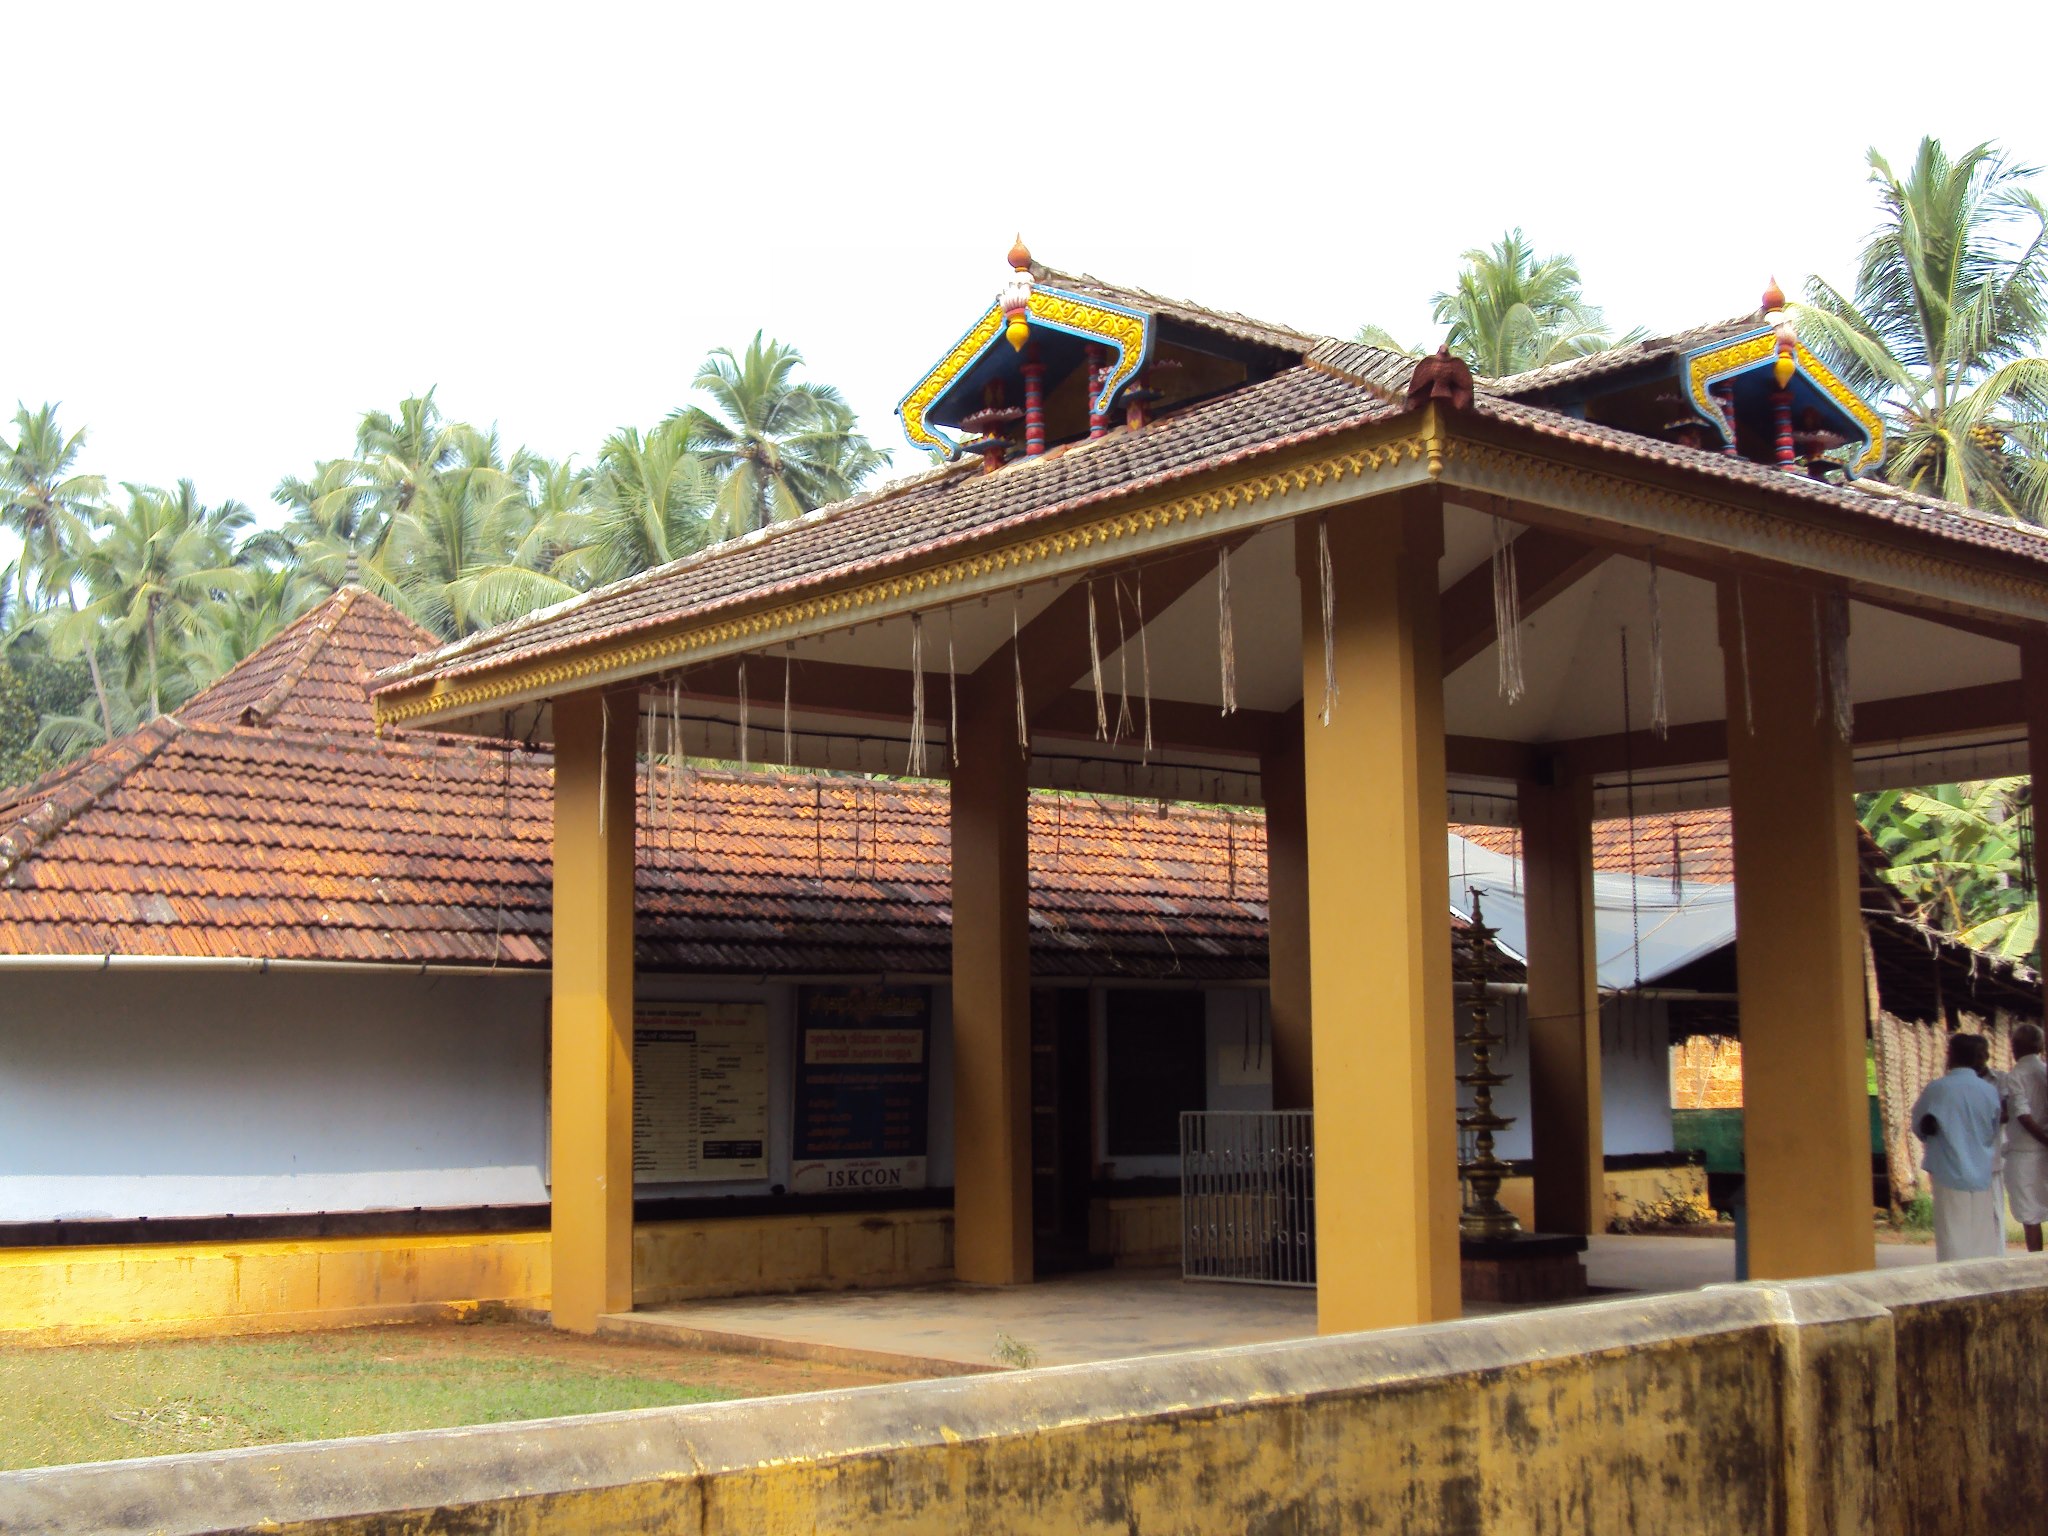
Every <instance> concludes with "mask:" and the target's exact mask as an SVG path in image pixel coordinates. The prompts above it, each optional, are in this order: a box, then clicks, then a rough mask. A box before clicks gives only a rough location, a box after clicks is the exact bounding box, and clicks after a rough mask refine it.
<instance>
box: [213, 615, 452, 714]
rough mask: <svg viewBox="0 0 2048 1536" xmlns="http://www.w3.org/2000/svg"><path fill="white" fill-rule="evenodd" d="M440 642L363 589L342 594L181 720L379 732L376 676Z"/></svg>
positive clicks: (286, 632)
mask: <svg viewBox="0 0 2048 1536" xmlns="http://www.w3.org/2000/svg"><path fill="white" fill-rule="evenodd" d="M439 643H440V638H439V636H437V635H435V634H434V632H433V631H432V630H429V629H424V628H422V627H421V626H420V625H418V624H415V623H414V622H413V621H412V620H411V619H409V618H407V617H406V616H405V615H404V614H402V613H400V612H399V611H398V610H397V609H396V608H394V607H392V606H391V604H389V603H387V602H385V601H384V599H382V598H381V597H378V596H376V595H375V594H374V593H371V592H367V591H365V590H364V589H363V588H361V587H353V586H351V587H343V588H342V589H341V590H340V591H338V592H336V593H335V594H334V595H333V596H332V597H330V598H328V599H327V600H326V601H325V602H323V603H321V604H320V605H319V606H318V607H316V608H314V609H312V610H311V611H310V612H308V613H306V614H305V615H303V616H302V617H300V618H299V619H297V620H295V621H294V622H292V623H291V624H289V625H287V626H286V627H285V628H284V629H283V630H281V631H279V633H278V634H277V635H276V636H275V637H274V638H273V639H272V640H271V641H270V642H269V643H267V644H266V645H264V646H263V647H262V648H261V649H260V650H257V651H256V652H254V653H253V654H252V655H250V656H249V657H247V658H246V659H245V660H243V661H242V662H241V663H240V664H239V665H238V666H236V667H235V668H234V669H233V670H232V671H230V672H228V673H227V674H226V675H225V676H224V677H222V678H221V679H220V680H219V681H218V682H215V683H213V684H212V685H211V686H209V687H208V688H206V689H204V690H203V691H202V692H200V693H198V694H196V695H194V696H193V697H192V698H191V699H189V700H188V701H187V702H186V703H185V705H184V707H183V708H181V709H180V710H179V711H178V718H179V719H181V720H186V721H191V722H197V723H205V724H223V725H224V724H230V723H235V722H239V723H240V724H243V725H278V726H289V727H295V728H297V729H300V730H310V731H332V730H357V731H368V730H371V729H374V727H375V725H376V721H375V720H374V719H373V718H372V716H371V713H370V700H369V690H368V683H369V679H370V677H371V676H372V675H373V674H375V673H377V672H380V671H382V670H383V669H384V668H386V667H395V666H397V665H398V664H399V663H401V662H404V661H409V660H411V659H412V658H413V657H415V656H417V655H419V654H420V653H421V652H422V651H429V650H432V649H433V648H434V647H435V646H436V645H438V644H439Z"/></svg>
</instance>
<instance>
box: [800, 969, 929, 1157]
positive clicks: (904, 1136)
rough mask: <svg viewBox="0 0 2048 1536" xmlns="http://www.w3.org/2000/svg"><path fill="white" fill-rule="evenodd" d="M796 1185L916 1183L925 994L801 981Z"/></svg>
mask: <svg viewBox="0 0 2048 1536" xmlns="http://www.w3.org/2000/svg"><path fill="white" fill-rule="evenodd" d="M796 1008H797V1041H796V1044H797V1049H796V1116H795V1146H794V1148H793V1154H794V1155H793V1157H792V1159H791V1167H790V1184H791V1187H792V1188H794V1189H797V1190H799V1191H815V1192H840V1193H845V1192H852V1191H857V1190H891V1189H922V1188H924V1184H925V1155H926V1147H925V1137H926V1131H927V1129H928V1126H929V1122H930V1102H931V1035H932V1004H931V993H930V992H929V991H928V990H927V989H925V988H923V987H884V986H831V987H826V986H818V987H800V988H798V989H797V1005H796Z"/></svg>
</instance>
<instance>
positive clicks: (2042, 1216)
mask: <svg viewBox="0 0 2048 1536" xmlns="http://www.w3.org/2000/svg"><path fill="white" fill-rule="evenodd" d="M2012 1053H2013V1056H2014V1058H2015V1060H2014V1061H2013V1064H2012V1070H2011V1071H2010V1072H2008V1073H2006V1074H2005V1076H2004V1077H2003V1078H2002V1079H2001V1080H2000V1093H2001V1094H2002V1096H2003V1097H2004V1099H2005V1198H2006V1200H2007V1202H2008V1203H2009V1204H2010V1205H2011V1206H2012V1219H2013V1220H2014V1221H2016V1222H2018V1223H2019V1224H2020V1230H2021V1231H2023V1232H2025V1233H2026V1234H2027V1252H2029V1253H2039V1252H2040V1251H2041V1223H2042V1222H2043V1221H2048V1063H2044V1062H2043V1061H2042V1060H2041V1026H2040V1025H2038V1024H2022V1025H2020V1026H2019V1028H2017V1029H2015V1030H2014V1031H2013V1032H2012Z"/></svg>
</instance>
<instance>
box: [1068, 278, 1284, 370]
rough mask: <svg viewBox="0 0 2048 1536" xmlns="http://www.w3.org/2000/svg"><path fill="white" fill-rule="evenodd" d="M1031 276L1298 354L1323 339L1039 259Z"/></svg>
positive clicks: (1093, 296)
mask: <svg viewBox="0 0 2048 1536" xmlns="http://www.w3.org/2000/svg"><path fill="white" fill-rule="evenodd" d="M1031 276H1032V280H1033V281H1034V282H1040V283H1048V284H1050V285H1051V286H1052V287H1055V288H1064V289H1065V290H1066V291H1067V292H1069V293H1078V294H1080V295H1081V296H1082V297H1083V298H1094V299H1103V300H1106V301H1107V302H1109V303H1111V304H1121V305H1122V306H1124V308H1126V309H1137V310H1144V311H1148V312H1150V313H1152V314H1155V315H1159V316H1162V317H1163V318H1165V319H1168V320H1177V321H1179V322H1180V323H1181V324H1183V325H1191V326H1195V327H1198V328H1199V329H1202V330H1205V331H1214V332H1216V333H1217V334H1218V335H1222V336H1228V337H1230V338H1232V339H1233V340H1235V341H1249V342H1254V343H1256V344H1258V345H1259V346H1264V347H1272V348H1274V349H1276V350H1277V351H1281V352H1292V353H1295V354H1296V355H1297V356H1299V355H1302V354H1305V353H1307V352H1308V351H1309V350H1310V349H1311V348H1313V347H1314V346H1315V345H1316V343H1317V341H1318V340H1320V339H1321V338H1319V337H1317V336H1315V335H1313V334H1311V333H1310V332H1308V331H1297V330H1296V329H1294V327H1293V326H1291V325H1275V324H1273V323H1272V322H1270V321H1266V320H1254V319H1253V318H1252V317H1251V316H1250V315H1241V314H1238V313H1236V312H1235V311H1233V310H1228V309H1210V308H1209V307H1208V306H1207V305H1204V304H1191V303H1189V302H1188V301H1187V300H1185V299H1169V298H1165V297H1163V296H1161V295H1159V294H1156V293H1149V292H1147V291H1146V290H1145V289H1143V288H1130V287H1126V286H1124V285H1122V284H1120V283H1106V282H1104V281H1103V280H1102V279H1101V278H1099V277H1092V276H1090V275H1089V274H1088V273H1086V272H1062V271H1059V270H1058V269H1057V268H1054V267H1048V266H1046V265H1044V264H1043V263H1040V262H1033V263H1032V264H1031Z"/></svg>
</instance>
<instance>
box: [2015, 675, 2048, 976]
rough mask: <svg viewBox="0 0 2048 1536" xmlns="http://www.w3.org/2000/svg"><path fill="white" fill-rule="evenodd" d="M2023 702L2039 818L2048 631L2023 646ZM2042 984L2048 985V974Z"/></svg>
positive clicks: (2047, 738)
mask: <svg viewBox="0 0 2048 1536" xmlns="http://www.w3.org/2000/svg"><path fill="white" fill-rule="evenodd" d="M2020 704H2021V708H2022V709H2024V710H2025V711H2026V716H2027V776H2028V779H2029V791H2028V792H2029V794H2030V795H2031V797H2032V799H2033V804H2034V815H2035V816H2036V817H2037V818H2038V817H2039V816H2040V814H2041V809H2042V807H2043V805H2044V803H2048V783H2040V784H2035V783H2033V782H2032V781H2033V780H2048V634H2037V635H2032V636H2029V637H2028V639H2027V640H2026V641H2025V642H2024V643H2023V644H2022V645H2021V646H2020ZM2035 824H2036V825H2039V822H2038V821H2037V822H2036V823H2035ZM2037 846H2038V845H2037ZM2036 857H2037V858H2038V855H2036ZM2042 985H2043V988H2044V989H2048V978H2044V979H2043V982H2042ZM2044 1001H2048V999H2044Z"/></svg>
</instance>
